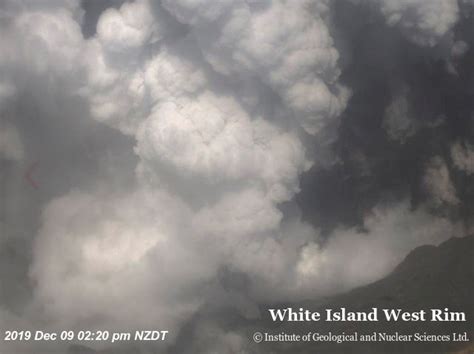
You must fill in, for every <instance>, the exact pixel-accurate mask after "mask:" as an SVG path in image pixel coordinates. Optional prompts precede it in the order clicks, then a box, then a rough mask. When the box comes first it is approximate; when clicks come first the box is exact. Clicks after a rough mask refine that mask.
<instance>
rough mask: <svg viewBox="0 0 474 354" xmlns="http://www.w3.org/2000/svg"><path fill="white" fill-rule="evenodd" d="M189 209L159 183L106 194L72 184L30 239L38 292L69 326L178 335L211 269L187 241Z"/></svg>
mask: <svg viewBox="0 0 474 354" xmlns="http://www.w3.org/2000/svg"><path fill="white" fill-rule="evenodd" d="M189 217H190V214H189V210H188V208H187V207H186V206H185V205H183V204H182V203H180V202H179V201H178V200H177V199H176V198H175V197H173V196H170V195H168V194H167V193H166V192H164V191H160V190H140V191H136V192H133V193H132V194H124V195H120V196H113V197H111V196H110V195H107V196H106V197H105V198H104V197H103V196H101V195H92V194H86V193H82V192H79V191H73V192H71V193H69V194H67V195H65V196H63V197H61V198H59V199H57V200H55V201H53V202H52V203H51V204H50V205H49V206H48V208H47V209H46V210H45V212H44V223H43V225H44V226H43V228H42V229H41V231H40V234H39V236H38V238H37V240H36V246H35V255H36V256H35V262H34V265H33V268H32V270H31V271H32V276H33V277H34V278H35V279H36V281H37V282H38V286H37V288H36V300H37V301H39V304H42V307H43V310H44V311H46V313H47V316H48V317H50V318H52V319H53V320H54V321H55V323H57V324H60V325H64V326H66V327H68V328H70V326H74V325H76V326H77V325H80V324H88V325H90V326H92V327H94V328H100V326H103V325H104V324H106V325H107V326H108V328H116V329H130V328H139V327H143V326H152V327H153V328H162V329H168V330H170V331H171V332H170V337H174V336H176V335H177V326H178V324H180V323H181V321H182V320H183V319H185V318H188V317H189V316H190V315H191V314H192V313H194V311H196V310H197V308H198V306H199V305H200V303H201V302H202V301H203V300H202V296H200V295H199V293H200V291H201V287H202V286H203V284H205V283H206V281H209V279H210V278H211V277H212V276H213V275H214V273H213V272H214V271H215V269H216V268H215V265H214V264H213V261H214V260H213V258H212V257H202V252H203V250H200V246H199V244H198V240H196V241H193V235H192V234H191V233H192V230H191V229H189V228H188V227H187V225H186V220H187V219H189ZM96 316H100V317H96ZM95 317H96V318H97V321H94V318H95ZM150 328H151V327H150Z"/></svg>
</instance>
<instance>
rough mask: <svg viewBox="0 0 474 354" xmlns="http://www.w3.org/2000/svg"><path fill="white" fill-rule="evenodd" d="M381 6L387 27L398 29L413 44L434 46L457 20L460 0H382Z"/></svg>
mask: <svg viewBox="0 0 474 354" xmlns="http://www.w3.org/2000/svg"><path fill="white" fill-rule="evenodd" d="M373 3H374V4H376V5H377V6H379V8H380V11H381V13H382V14H383V16H384V17H385V19H386V21H387V24H388V25H390V26H396V27H398V28H399V29H400V30H401V31H402V32H404V33H405V35H406V36H407V37H408V38H409V39H410V40H412V41H413V42H415V43H417V44H419V45H423V46H434V45H436V44H438V43H439V42H440V41H441V40H442V39H443V37H444V36H445V35H446V34H448V33H449V32H450V31H451V30H452V28H453V26H454V25H455V24H456V22H457V20H458V12H459V9H458V2H457V0H429V1H425V0H382V1H373Z"/></svg>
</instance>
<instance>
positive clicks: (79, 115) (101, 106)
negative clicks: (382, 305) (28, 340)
mask: <svg viewBox="0 0 474 354" xmlns="http://www.w3.org/2000/svg"><path fill="white" fill-rule="evenodd" d="M81 5H82V6H81ZM108 5H110V6H108ZM95 6H97V8H96V7H95ZM462 6H465V7H469V5H468V4H463V5H462ZM460 8H461V7H460V6H459V5H458V3H457V2H456V1H454V0H453V1H432V2H428V1H421V0H420V1H414V0H411V1H401V0H400V1H381V2H371V1H351V2H343V1H336V2H332V1H311V0H304V1H219V2H215V1H207V0H200V1H187V0H177V1H167V0H163V1H161V2H159V1H147V0H136V1H133V2H123V3H122V2H121V1H110V2H104V3H103V4H102V5H100V6H99V5H97V4H96V5H92V4H91V3H89V2H84V3H83V4H81V3H77V2H74V1H71V2H62V1H54V0H49V1H48V0H41V1H21V2H14V1H7V2H5V3H3V4H2V5H0V31H1V34H2V35H1V36H0V47H1V48H2V51H1V52H0V105H1V107H0V114H1V117H2V123H1V125H0V138H1V140H0V159H1V164H2V167H5V171H6V172H5V176H2V183H3V181H5V185H7V186H8V191H5V192H3V191H2V193H5V198H4V200H5V201H6V202H5V203H4V204H5V205H2V206H1V207H2V209H1V212H2V213H1V217H2V220H1V225H2V232H3V230H5V234H2V236H1V237H0V242H1V243H0V250H6V251H5V252H4V253H5V256H3V254H4V253H0V255H2V256H1V257H2V262H3V263H6V264H7V263H8V264H12V268H15V267H16V268H15V269H18V274H19V276H18V279H20V281H19V282H18V283H19V284H20V287H21V289H20V290H18V289H17V290H15V289H13V288H11V287H12V284H13V283H14V279H13V278H12V279H10V278H8V279H6V280H7V284H8V285H9V289H10V288H11V289H10V290H9V291H8V292H7V293H6V295H5V296H3V297H1V298H0V312H1V313H2V314H3V313H5V316H1V318H2V321H3V322H1V324H2V325H3V324H8V323H10V324H11V325H13V324H15V325H17V324H18V323H23V324H24V326H30V327H31V328H35V327H37V326H40V327H41V328H48V329H56V330H57V329H61V330H62V329H83V328H90V329H104V328H107V329H110V330H113V329H115V330H123V331H129V330H133V329H139V328H162V329H167V330H169V331H170V336H169V338H170V339H169V341H167V342H165V343H164V346H165V347H167V346H169V345H172V344H173V342H174V341H175V340H176V338H182V337H183V336H184V334H182V332H181V331H182V330H183V328H184V327H186V326H191V325H192V323H193V318H194V316H197V315H198V314H199V313H200V312H202V311H210V312H212V311H215V312H219V311H225V310H226V309H228V308H232V309H236V310H237V311H239V312H240V313H241V314H242V316H244V317H246V318H253V317H256V316H259V315H260V314H259V310H258V306H257V305H259V304H269V303H275V302H278V301H294V300H300V299H304V298H310V297H316V296H323V295H328V294H332V293H334V292H338V291H344V290H347V289H349V288H351V287H354V286H357V285H360V284H364V283H367V282H370V281H372V280H375V279H378V278H380V277H382V276H384V275H386V274H387V273H388V272H389V271H390V270H391V269H392V268H393V267H394V266H395V265H396V264H397V263H398V262H399V261H400V260H401V259H402V258H403V257H404V256H405V255H406V254H407V253H408V252H409V251H410V250H411V249H413V248H414V247H416V246H418V245H422V244H431V243H438V242H440V241H442V240H444V239H446V238H448V237H450V236H453V235H458V234H462V233H463V232H464V230H463V227H464V226H465V224H466V223H468V221H469V217H466V216H465V215H466V214H468V212H466V210H467V211H469V209H466V207H465V205H467V198H469V194H466V195H467V197H465V196H464V194H463V191H465V188H464V186H465V182H463V181H465V179H466V178H470V175H471V174H472V170H473V169H472V165H473V163H472V159H473V157H472V155H473V153H472V145H471V143H472V141H471V140H470V139H471V138H470V136H464V135H461V134H460V133H459V131H463V129H462V128H459V126H456V125H455V123H452V116H453V115H454V113H453V112H452V110H453V108H452V107H453V106H455V102H452V101H449V99H451V97H448V98H447V99H446V102H445V105H444V106H443V104H441V103H439V100H437V101H436V103H435V104H431V103H428V104H426V103H425V102H424V101H423V99H422V98H423V97H428V98H429V99H433V98H439V97H443V98H444V97H446V96H447V94H446V92H445V91H442V90H443V89H442V88H439V89H438V86H439V87H441V85H431V84H430V85H431V87H428V88H426V87H425V85H426V84H425V82H426V81H428V78H429V79H430V80H431V81H436V80H437V79H439V77H442V78H444V77H445V76H443V75H446V76H447V77H449V78H450V80H451V81H450V85H452V87H454V90H457V91H459V92H465V91H466V89H465V86H468V85H469V83H466V82H461V83H460V82H458V81H456V80H461V78H462V77H468V75H467V74H466V70H467V69H466V64H465V62H464V60H465V58H466V57H467V58H469V57H470V56H472V50H471V48H472V43H471V41H472V37H469V36H464V35H462V33H463V31H462V30H459V31H458V32H460V33H461V34H459V33H458V32H456V28H455V27H456V24H457V21H458V20H459V18H461V15H460ZM84 9H85V10H84ZM99 10H100V11H99ZM357 11H360V12H362V13H363V14H364V15H367V17H368V18H370V19H371V21H372V22H371V26H368V27H366V26H364V24H363V23H362V21H363V20H362V19H363V18H365V17H364V16H352V15H351V14H353V13H355V12H357ZM99 12H100V14H99ZM344 16H349V17H350V18H354V19H358V20H357V21H355V22H354V23H352V22H351V23H349V22H347V21H344V18H345V17H344ZM91 18H94V19H97V21H94V20H91ZM95 22H97V23H95ZM351 26H352V27H351ZM94 27H95V29H94ZM367 28H368V29H367ZM365 37H368V38H369V37H371V38H369V40H366V39H365ZM458 37H459V38H458ZM461 37H462V38H461ZM464 37H466V38H464ZM361 40H362V41H363V43H365V44H364V46H363V47H362V48H361V49H360V50H359V48H351V46H352V45H354V44H353V43H357V42H360V41H361ZM387 43H388V44H387ZM384 45H393V46H394V47H397V48H400V49H401V50H400V51H399V52H400V53H402V54H397V55H398V56H395V55H394V56H393V58H392V57H391V56H390V55H386V53H385V48H384V47H383V46H384ZM371 46H372V47H371ZM374 52H375V53H377V54H376V55H372V54H373V53H374ZM412 52H413V53H414V54H411V53H412ZM397 53H398V52H397ZM446 53H447V54H446ZM417 58H423V60H425V62H423V63H421V64H420V63H418V62H416V60H419V59H417ZM436 60H438V61H439V60H441V61H443V65H439V66H436V67H435V65H434V64H433V62H435V61H436ZM367 63H368V64H367ZM427 63H428V64H427ZM425 64H426V65H425ZM417 65H421V66H422V67H423V68H425V67H426V69H424V70H415V69H414V68H415V67H416V66H417ZM368 66H369V67H371V70H370V71H368V70H367V67H368ZM439 67H440V68H441V69H440V68H439ZM372 69H373V70H372ZM471 79H472V78H471ZM439 80H440V81H442V80H441V79H439ZM431 81H430V82H431ZM384 85H385V86H384ZM463 85H464V86H463ZM443 87H444V86H443ZM437 90H439V91H437ZM466 101H467V100H466ZM466 105H467V104H466ZM466 110H469V109H466ZM464 113H466V112H464ZM463 119H464V120H462V122H465V119H467V118H465V117H464V118H463ZM458 122H459V121H458ZM456 124H461V123H456ZM463 124H468V123H463ZM446 126H448V127H449V128H450V129H447V130H446V131H448V133H443V132H444V131H443V129H445V128H446ZM440 141H441V142H442V144H435V143H436V142H440ZM424 142H428V143H427V144H424ZM420 144H423V145H422V146H421V147H420V146H419V145H420ZM433 146H436V147H433ZM438 146H440V147H439V148H438ZM414 151H416V153H417V154H418V155H416V156H417V158H416V159H410V158H407V156H415V155H414V153H413V152H414ZM387 161H388V162H387ZM387 164H389V166H388V167H387ZM25 173H28V174H30V176H32V178H35V179H36V182H37V185H30V184H29V182H28V179H25V178H24V175H25ZM33 173H34V174H33ZM459 174H461V175H459ZM300 180H303V184H302V187H301V186H300ZM13 181H15V183H14V182H13ZM18 181H21V182H18ZM308 200H309V202H308ZM29 201H32V202H29ZM21 215H23V219H25V220H26V221H25V220H22V217H20V216H21ZM20 225H21V226H20ZM9 250H12V251H11V252H10V251H9ZM15 292H18V293H20V292H21V293H22V294H23V295H22V296H21V297H15V296H14V293H15ZM18 309H22V310H18ZM14 313H16V315H14ZM196 333H197V334H196V335H197V336H198V337H199V338H198V340H197V341H198V343H199V348H198V350H201V351H202V352H206V351H207V350H211V349H213V350H217V351H225V350H228V349H229V348H230V349H231V350H234V351H237V350H238V348H241V347H242V346H244V342H246V338H243V337H242V336H241V335H240V334H239V333H233V332H229V333H226V332H223V331H221V330H218V329H217V326H216V325H215V324H214V323H206V324H205V325H203V327H202V328H200V329H199V330H198V331H197V332H196ZM213 333H214V334H215V335H216V336H219V341H215V342H213V343H210V341H209V340H208V338H209V337H210V335H211V334H213ZM45 345H46V344H45ZM97 345H98V346H100V343H99V344H97ZM102 345H104V343H102ZM1 349H3V348H1ZM5 350H10V348H9V347H7V348H6V349H5ZM25 350H28V348H26V349H25ZM30 350H32V351H33V352H34V351H35V349H34V348H33V349H30ZM47 350H49V351H53V350H63V349H62V348H60V349H57V348H51V347H48V349H47ZM164 350H166V348H165V349H164Z"/></svg>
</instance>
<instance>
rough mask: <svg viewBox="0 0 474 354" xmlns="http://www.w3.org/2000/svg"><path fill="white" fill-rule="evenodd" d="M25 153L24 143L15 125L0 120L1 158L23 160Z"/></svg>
mask: <svg viewBox="0 0 474 354" xmlns="http://www.w3.org/2000/svg"><path fill="white" fill-rule="evenodd" d="M24 155H25V152H24V147H23V143H22V142H21V138H20V135H19V134H18V131H17V129H16V128H15V126H13V125H12V124H10V123H8V122H0V159H7V160H12V161H21V160H23V158H24Z"/></svg>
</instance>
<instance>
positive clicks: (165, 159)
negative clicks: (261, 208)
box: [136, 92, 306, 201]
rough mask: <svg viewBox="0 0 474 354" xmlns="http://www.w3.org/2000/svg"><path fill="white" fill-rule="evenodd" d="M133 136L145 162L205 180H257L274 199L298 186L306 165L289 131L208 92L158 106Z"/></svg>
mask: <svg viewBox="0 0 474 354" xmlns="http://www.w3.org/2000/svg"><path fill="white" fill-rule="evenodd" d="M137 138H138V146H137V149H136V151H137V153H138V155H139V156H140V157H141V159H142V161H143V162H144V163H146V164H150V165H152V166H157V165H160V164H163V165H166V166H168V167H169V168H172V169H175V170H176V171H177V172H178V173H179V174H181V175H185V176H186V177H190V178H193V177H195V178H199V179H200V178H203V179H205V180H207V181H208V183H216V182H233V183H236V182H239V181H242V182H244V183H250V184H254V183H259V181H261V182H263V183H265V187H266V189H267V191H268V192H269V193H270V194H271V195H272V197H273V198H274V200H276V201H282V200H288V199H289V197H291V196H292V195H293V194H294V193H295V192H296V191H297V190H298V175H299V174H300V173H301V172H302V170H303V169H304V168H305V165H306V160H305V156H304V149H303V147H302V145H301V143H300V141H299V140H298V138H297V136H296V135H295V134H292V133H288V132H282V131H279V129H278V128H276V127H274V126H272V125H271V124H270V123H269V122H268V121H266V120H264V119H261V118H257V119H255V118H254V119H253V120H252V119H251V118H250V117H249V116H248V115H247V114H246V112H245V111H243V110H242V108H241V106H240V105H239V104H238V103H237V102H236V101H235V99H234V98H232V97H219V96H216V95H215V94H212V93H210V92H204V93H203V94H202V95H199V96H198V97H196V98H195V99H193V100H190V101H188V102H185V101H182V102H181V103H178V104H176V103H173V102H169V103H165V104H162V105H158V107H157V109H156V110H155V111H154V112H153V114H152V115H151V116H150V117H149V118H148V119H147V120H146V121H145V122H144V123H143V125H142V126H141V127H140V130H139V133H138V135H137Z"/></svg>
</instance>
